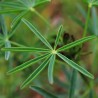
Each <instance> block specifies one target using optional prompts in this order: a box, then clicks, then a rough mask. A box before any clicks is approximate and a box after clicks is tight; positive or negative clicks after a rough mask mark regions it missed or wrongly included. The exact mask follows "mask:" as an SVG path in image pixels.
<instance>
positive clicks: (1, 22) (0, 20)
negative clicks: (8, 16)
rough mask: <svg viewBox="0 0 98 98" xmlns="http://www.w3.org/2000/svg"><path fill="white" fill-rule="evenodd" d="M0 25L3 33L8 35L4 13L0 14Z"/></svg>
mask: <svg viewBox="0 0 98 98" xmlns="http://www.w3.org/2000/svg"><path fill="white" fill-rule="evenodd" d="M0 25H1V29H2V33H3V35H4V36H6V35H7V27H6V23H5V19H4V15H0Z"/></svg>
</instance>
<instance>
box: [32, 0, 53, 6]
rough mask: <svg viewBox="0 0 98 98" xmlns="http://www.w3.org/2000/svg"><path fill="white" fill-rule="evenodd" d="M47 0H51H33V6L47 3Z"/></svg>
mask: <svg viewBox="0 0 98 98" xmlns="http://www.w3.org/2000/svg"><path fill="white" fill-rule="evenodd" d="M47 2H51V0H35V2H34V6H33V7H36V6H39V5H42V4H44V3H47Z"/></svg>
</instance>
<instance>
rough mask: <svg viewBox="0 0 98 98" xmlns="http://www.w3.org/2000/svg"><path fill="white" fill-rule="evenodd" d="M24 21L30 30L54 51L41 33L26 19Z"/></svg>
mask: <svg viewBox="0 0 98 98" xmlns="http://www.w3.org/2000/svg"><path fill="white" fill-rule="evenodd" d="M22 21H23V22H24V23H25V24H26V25H27V26H28V27H29V29H30V30H31V31H32V32H33V33H34V34H35V35H36V36H37V37H38V38H39V39H40V40H41V41H42V42H43V43H44V44H45V45H46V46H47V47H48V48H50V49H52V47H51V45H50V43H49V42H48V41H47V40H46V39H45V38H44V37H43V36H42V35H41V33H40V32H39V31H38V30H37V29H36V28H35V27H34V26H33V25H32V24H31V23H30V22H29V21H27V20H26V19H22Z"/></svg>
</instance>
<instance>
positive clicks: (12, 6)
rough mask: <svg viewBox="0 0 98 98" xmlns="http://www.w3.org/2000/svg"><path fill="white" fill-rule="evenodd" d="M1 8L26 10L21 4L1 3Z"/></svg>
mask: <svg viewBox="0 0 98 98" xmlns="http://www.w3.org/2000/svg"><path fill="white" fill-rule="evenodd" d="M0 6H1V7H9V8H14V9H26V8H25V6H24V5H22V4H20V3H19V2H4V1H2V2H0Z"/></svg>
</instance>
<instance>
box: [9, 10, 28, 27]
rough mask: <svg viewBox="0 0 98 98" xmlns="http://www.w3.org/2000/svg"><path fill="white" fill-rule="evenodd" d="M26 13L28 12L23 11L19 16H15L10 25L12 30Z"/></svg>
mask: <svg viewBox="0 0 98 98" xmlns="http://www.w3.org/2000/svg"><path fill="white" fill-rule="evenodd" d="M27 12H28V10H26V11H23V12H21V13H20V14H19V15H17V16H16V17H15V18H14V20H13V21H12V23H11V28H13V27H14V26H16V24H17V23H18V22H20V20H21V18H22V17H23V16H24V15H25V14H27Z"/></svg>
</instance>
